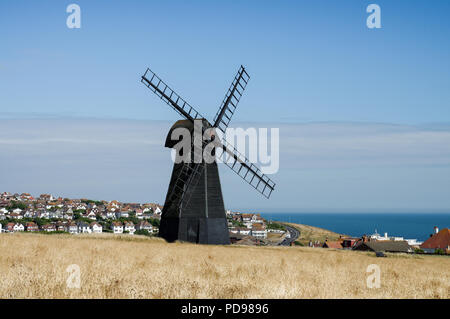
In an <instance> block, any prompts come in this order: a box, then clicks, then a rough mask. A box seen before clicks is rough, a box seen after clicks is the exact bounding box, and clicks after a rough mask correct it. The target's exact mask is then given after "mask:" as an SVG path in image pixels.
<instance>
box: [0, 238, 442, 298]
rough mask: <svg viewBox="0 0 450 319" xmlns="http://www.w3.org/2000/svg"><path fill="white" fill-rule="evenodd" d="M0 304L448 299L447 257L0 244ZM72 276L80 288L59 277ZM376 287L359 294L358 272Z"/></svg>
mask: <svg viewBox="0 0 450 319" xmlns="http://www.w3.org/2000/svg"><path fill="white" fill-rule="evenodd" d="M0 251H1V254H0V273H1V276H0V298H449V297H450V258H449V257H445V256H442V257H440V256H407V255H395V256H394V255H389V257H388V258H376V257H374V255H373V254H371V253H365V252H352V251H333V250H326V249H321V248H306V247H248V246H245V247H244V246H226V247H225V246H201V245H191V244H184V243H175V244H167V243H165V242H164V241H162V240H160V239H152V238H146V237H140V236H134V237H132V236H129V235H124V236H114V235H111V234H104V235H78V236H71V235H42V234H25V233H23V234H1V235H0ZM71 264H77V265H79V267H80V269H81V286H80V288H68V287H67V284H66V281H67V278H68V276H69V273H68V272H67V271H66V269H67V267H68V266H69V265H71ZM370 264H377V265H379V267H380V269H381V287H380V288H378V289H377V288H372V289H369V288H367V286H366V278H367V276H368V275H369V273H366V269H367V266H368V265H370Z"/></svg>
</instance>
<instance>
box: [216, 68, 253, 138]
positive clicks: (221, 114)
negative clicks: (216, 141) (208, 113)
mask: <svg viewBox="0 0 450 319" xmlns="http://www.w3.org/2000/svg"><path fill="white" fill-rule="evenodd" d="M249 80H250V76H249V75H248V73H247V72H246V71H245V68H244V67H243V66H242V65H241V67H240V68H239V71H238V73H237V74H236V76H235V77H234V79H233V82H232V83H231V86H230V88H229V89H228V91H227V94H225V98H224V99H223V102H222V105H221V106H220V108H219V110H218V111H217V114H216V116H215V117H214V125H213V126H214V127H216V128H218V129H219V130H221V131H222V132H223V133H225V130H226V129H227V127H228V125H229V124H230V121H231V117H232V116H233V114H234V112H235V111H236V107H237V105H238V103H239V100H240V99H241V97H242V94H243V93H244V90H245V87H246V86H247V83H248V81H249Z"/></svg>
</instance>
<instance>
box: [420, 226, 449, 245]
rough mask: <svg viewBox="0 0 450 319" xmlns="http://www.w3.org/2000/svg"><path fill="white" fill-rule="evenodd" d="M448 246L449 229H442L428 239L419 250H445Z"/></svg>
mask: <svg viewBox="0 0 450 319" xmlns="http://www.w3.org/2000/svg"><path fill="white" fill-rule="evenodd" d="M449 246H450V229H448V228H444V229H442V230H441V231H440V232H438V233H437V234H434V235H433V236H432V237H430V238H428V240H426V241H425V242H424V243H423V244H422V245H420V248H429V249H435V248H442V249H447V247H449Z"/></svg>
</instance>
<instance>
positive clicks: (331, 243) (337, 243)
mask: <svg viewBox="0 0 450 319" xmlns="http://www.w3.org/2000/svg"><path fill="white" fill-rule="evenodd" d="M322 247H323V248H334V249H342V248H344V247H343V246H342V243H341V242H340V241H329V240H326V241H325V242H324V243H323V245H322Z"/></svg>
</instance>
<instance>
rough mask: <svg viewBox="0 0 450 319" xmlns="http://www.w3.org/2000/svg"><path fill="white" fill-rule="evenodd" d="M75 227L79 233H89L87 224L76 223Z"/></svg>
mask: <svg viewBox="0 0 450 319" xmlns="http://www.w3.org/2000/svg"><path fill="white" fill-rule="evenodd" d="M77 226H78V232H79V233H87V234H90V233H91V227H89V224H87V223H85V222H79V223H77Z"/></svg>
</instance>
